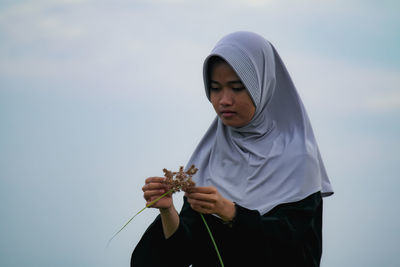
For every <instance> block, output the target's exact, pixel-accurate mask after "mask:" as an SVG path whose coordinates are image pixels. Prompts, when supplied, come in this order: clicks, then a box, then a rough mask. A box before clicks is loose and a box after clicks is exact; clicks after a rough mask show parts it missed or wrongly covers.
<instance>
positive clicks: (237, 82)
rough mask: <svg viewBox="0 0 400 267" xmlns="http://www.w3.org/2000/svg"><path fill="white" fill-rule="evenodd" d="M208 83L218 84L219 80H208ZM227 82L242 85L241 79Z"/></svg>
mask: <svg viewBox="0 0 400 267" xmlns="http://www.w3.org/2000/svg"><path fill="white" fill-rule="evenodd" d="M210 83H217V84H219V82H217V81H214V80H210ZM228 84H242V85H243V83H242V81H240V80H235V81H229V82H228Z"/></svg>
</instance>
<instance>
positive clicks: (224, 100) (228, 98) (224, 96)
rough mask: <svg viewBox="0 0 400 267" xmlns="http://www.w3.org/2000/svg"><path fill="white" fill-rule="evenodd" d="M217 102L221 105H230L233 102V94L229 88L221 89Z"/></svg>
mask: <svg viewBox="0 0 400 267" xmlns="http://www.w3.org/2000/svg"><path fill="white" fill-rule="evenodd" d="M220 94H221V95H220V99H219V104H220V105H222V106H230V105H232V104H233V95H232V93H231V92H230V90H227V89H223V90H221V92H220Z"/></svg>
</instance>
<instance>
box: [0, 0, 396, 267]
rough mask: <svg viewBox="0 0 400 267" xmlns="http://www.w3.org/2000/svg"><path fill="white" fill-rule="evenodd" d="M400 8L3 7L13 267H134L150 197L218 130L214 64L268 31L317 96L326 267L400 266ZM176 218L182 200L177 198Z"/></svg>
mask: <svg viewBox="0 0 400 267" xmlns="http://www.w3.org/2000/svg"><path fill="white" fill-rule="evenodd" d="M399 10H400V4H399V3H398V1H388V0H384V1H376V0H369V1H361V0H347V1H344V0H336V1H316V0H299V1H289V0H280V1H278V0H266V1H263V0H214V1H210V0H205V1H191V0H190V1H189V0H146V1H145V0H137V1H122V0H115V1H105V0H97V1H94V0H59V1H50V0H36V1H26V0H21V1H15V0H13V1H11V0H3V1H2V2H1V3H0V216H1V219H0V266H7V267H8V266H26V265H29V266H41V267H46V266H60V267H64V266H65V267H67V266H76V267H80V266H82V267H83V266H100V267H103V266H104V267H105V266H117V267H118V266H121V267H122V266H129V261H130V255H131V252H132V250H133V249H134V247H135V246H136V244H137V243H138V242H139V240H140V237H141V236H142V234H143V233H144V231H145V230H146V228H147V226H148V225H149V224H150V223H151V222H152V221H153V219H154V218H155V216H156V215H157V211H156V210H154V209H148V210H145V211H144V212H143V213H142V214H140V216H138V217H136V218H135V220H134V221H132V222H131V223H130V224H129V225H128V227H127V228H126V229H125V230H124V231H122V232H121V233H120V234H119V235H118V236H117V237H116V238H115V239H114V240H113V241H112V243H111V244H110V246H109V247H107V248H106V243H107V241H108V240H109V238H110V237H111V236H112V235H113V234H114V233H115V232H116V231H117V230H118V229H119V228H120V227H121V226H122V225H123V224H124V223H125V222H126V221H127V220H128V219H129V218H130V217H131V216H132V215H133V214H134V213H136V212H137V211H139V210H140V209H141V208H143V207H144V204H145V202H144V200H143V197H142V191H141V187H142V185H143V182H144V179H145V178H146V177H149V176H158V175H162V169H163V168H168V169H178V168H179V166H181V165H185V164H186V162H187V161H188V159H189V157H190V155H191V153H192V151H193V150H194V148H195V146H196V145H197V143H198V142H199V141H200V139H201V137H202V136H203V134H204V133H205V131H206V130H207V128H208V126H209V124H210V123H211V121H212V120H213V118H214V117H215V114H214V111H213V109H212V106H211V104H210V103H209V102H208V100H207V98H206V96H205V94H204V87H203V81H202V64H203V60H204V59H205V57H206V56H207V55H208V53H209V52H210V51H211V49H212V48H213V46H214V45H215V44H216V42H217V41H218V40H219V39H220V38H221V37H222V36H224V35H226V34H228V33H231V32H234V31H238V30H247V31H253V32H257V33H259V34H260V35H262V36H264V37H265V38H266V39H268V40H269V41H270V42H271V43H272V44H273V45H274V46H275V48H276V49H277V51H278V52H279V54H280V56H281V58H282V59H283V61H284V63H285V64H286V67H287V68H288V71H289V73H290V75H291V77H292V79H293V81H294V83H295V85H296V87H297V90H298V92H299V94H300V96H301V97H302V100H303V102H304V105H305V106H306V109H307V111H308V115H309V117H310V119H311V122H312V125H313V128H314V132H315V135H316V138H317V141H318V144H319V147H320V151H321V154H322V157H323V160H324V163H325V165H326V168H327V171H328V174H329V177H330V179H331V182H332V185H333V187H334V190H335V194H334V195H333V196H332V197H330V198H326V199H324V229H323V231H324V237H323V238H324V240H323V246H324V251H323V256H322V261H321V266H323V267H336V266H342V267H346V266H351V267H354V266H363V267H369V266H371V267H372V266H399V265H400V259H399V258H398V255H399V253H400V246H399V245H398V240H400V231H399V226H400V213H399V212H398V210H399V208H398V206H397V203H399V201H400V197H399V196H398V195H397V189H398V188H399V187H400V179H399V175H398V170H397V167H398V166H399V165H400V157H399V156H398V151H399V150H400V140H399V139H400V137H399V136H400V50H399V47H400V17H399V16H398V11H399ZM174 201H175V204H176V206H177V207H178V208H179V207H180V206H181V205H182V195H181V194H177V195H175V196H174Z"/></svg>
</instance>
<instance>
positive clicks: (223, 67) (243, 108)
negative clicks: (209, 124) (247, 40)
mask: <svg viewBox="0 0 400 267" xmlns="http://www.w3.org/2000/svg"><path fill="white" fill-rule="evenodd" d="M208 77H209V79H208V81H209V85H208V88H209V96H210V101H211V103H212V105H213V107H214V109H215V112H216V113H217V115H218V116H219V118H220V119H221V121H222V123H223V124H224V125H226V126H231V127H236V128H239V127H243V126H245V125H247V124H248V123H249V122H250V121H251V120H252V118H253V116H254V114H255V110H256V107H255V105H254V103H253V100H252V98H251V97H250V95H249V92H248V90H247V89H246V87H245V85H244V84H243V82H242V81H241V79H240V78H239V76H238V75H237V74H236V72H235V71H234V70H233V68H232V67H231V66H230V65H229V64H228V63H227V62H226V61H225V60H223V59H222V58H221V57H218V56H214V57H211V58H210V59H209V61H208Z"/></svg>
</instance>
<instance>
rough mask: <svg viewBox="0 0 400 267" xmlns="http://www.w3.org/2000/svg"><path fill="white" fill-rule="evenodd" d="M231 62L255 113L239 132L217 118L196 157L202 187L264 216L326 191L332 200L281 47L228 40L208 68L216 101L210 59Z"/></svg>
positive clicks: (243, 37) (242, 36)
mask: <svg viewBox="0 0 400 267" xmlns="http://www.w3.org/2000/svg"><path fill="white" fill-rule="evenodd" d="M211 57H220V58H222V59H224V60H225V61H226V62H227V63H228V64H229V65H230V66H231V67H232V69H233V70H234V71H235V72H236V74H237V75H238V77H239V78H240V79H241V81H242V82H243V84H244V85H245V87H246V89H247V90H248V92H249V95H250V97H251V98H252V100H253V103H254V105H255V107H256V111H255V114H254V116H253V118H252V120H251V121H250V122H249V123H248V124H247V125H245V126H243V127H240V128H235V127H230V126H226V125H224V124H223V123H222V121H221V120H220V119H219V118H218V117H216V118H215V120H214V121H213V122H212V124H211V126H210V127H209V129H208V131H207V132H206V134H205V135H204V137H203V139H202V140H201V141H200V143H199V145H198V146H197V148H196V149H195V151H194V153H193V155H192V156H191V158H190V160H189V162H188V166H190V165H191V164H195V165H196V166H197V167H198V168H199V171H198V173H197V174H196V175H195V176H194V180H195V181H196V183H197V185H198V186H215V187H216V188H217V189H218V190H219V192H220V193H221V195H222V196H224V197H225V198H227V199H230V200H231V201H234V202H236V203H237V204H239V205H241V206H243V207H246V208H248V209H254V210H258V211H259V212H260V213H261V214H262V215H263V214H265V213H267V212H268V211H270V210H271V209H272V208H274V207H275V206H277V205H279V204H283V203H288V202H294V201H299V200H301V199H304V198H306V197H307V196H309V195H311V194H313V193H315V192H318V191H320V192H321V193H322V196H329V195H332V194H333V190H332V187H331V184H330V182H329V179H328V176H327V174H326V170H325V167H324V164H323V162H322V159H321V155H320V152H319V149H318V145H317V143H316V140H315V137H314V134H313V130H312V127H311V124H310V121H309V118H308V116H307V113H306V110H305V108H304V106H303V103H302V101H301V99H300V97H299V95H298V93H297V91H296V88H295V86H294V84H293V82H292V80H291V78H290V76H289V73H288V72H287V70H286V67H285V66H284V64H283V62H282V60H281V59H280V57H279V55H278V53H277V52H276V50H275V49H274V47H273V46H272V45H271V44H270V43H269V42H268V41H267V40H265V39H264V38H263V37H261V36H259V35H257V34H254V33H251V32H235V33H232V34H229V35H227V36H225V37H224V38H222V39H221V40H220V41H219V42H218V43H217V45H216V46H215V48H214V49H213V50H212V51H211V54H210V55H209V56H208V57H207V58H206V60H205V62H204V66H203V77H204V84H205V91H206V95H207V97H208V99H210V91H209V87H210V82H209V72H210V71H209V60H210V58H211Z"/></svg>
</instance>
